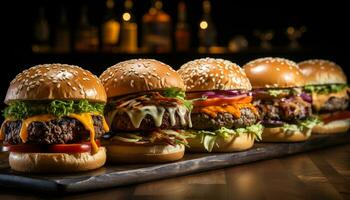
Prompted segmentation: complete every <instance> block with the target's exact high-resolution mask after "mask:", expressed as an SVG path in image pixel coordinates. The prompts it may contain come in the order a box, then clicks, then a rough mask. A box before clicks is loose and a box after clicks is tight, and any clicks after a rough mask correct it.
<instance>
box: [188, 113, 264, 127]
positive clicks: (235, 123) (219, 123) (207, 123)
mask: <svg viewBox="0 0 350 200" xmlns="http://www.w3.org/2000/svg"><path fill="white" fill-rule="evenodd" d="M240 112H241V116H240V118H238V119H237V118H236V117H235V116H233V115H232V114H231V113H217V116H216V117H215V118H213V117H211V116H209V115H207V114H205V113H192V114H191V119H192V128H193V129H196V130H217V129H220V128H221V127H225V128H229V129H234V128H241V127H246V126H250V125H253V124H255V123H256V121H257V120H258V117H257V116H256V114H255V113H254V112H253V111H252V110H251V109H248V108H242V109H241V110H240Z"/></svg>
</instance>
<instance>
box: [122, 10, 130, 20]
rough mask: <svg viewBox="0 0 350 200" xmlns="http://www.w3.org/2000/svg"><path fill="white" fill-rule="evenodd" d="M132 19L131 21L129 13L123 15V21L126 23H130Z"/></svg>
mask: <svg viewBox="0 0 350 200" xmlns="http://www.w3.org/2000/svg"><path fill="white" fill-rule="evenodd" d="M130 19H131V15H130V13H128V12H126V13H123V20H124V21H129V20H130Z"/></svg>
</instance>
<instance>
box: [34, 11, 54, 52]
mask: <svg viewBox="0 0 350 200" xmlns="http://www.w3.org/2000/svg"><path fill="white" fill-rule="evenodd" d="M33 29H34V30H33V43H32V52H34V53H47V52H49V51H50V27H49V23H48V20H47V18H46V15H45V9H44V7H40V8H39V15H38V18H37V19H36V21H35V22H34V27H33Z"/></svg>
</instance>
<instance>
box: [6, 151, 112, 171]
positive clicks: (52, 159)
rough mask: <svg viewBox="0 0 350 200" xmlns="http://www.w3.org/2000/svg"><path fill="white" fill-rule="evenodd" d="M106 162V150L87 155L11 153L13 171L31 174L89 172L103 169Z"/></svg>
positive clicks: (87, 153) (10, 160) (10, 159)
mask: <svg viewBox="0 0 350 200" xmlns="http://www.w3.org/2000/svg"><path fill="white" fill-rule="evenodd" d="M105 162H106V149H105V148H104V147H100V148H99V150H98V152H97V153H95V154H93V155H92V154H91V153H90V152H86V153H72V154H68V153H20V152H11V153H10V155H9V163H10V166H11V169H13V170H16V171H20V172H30V173H64V172H80V171H88V170H93V169H97V168H100V167H102V166H103V165H104V164H105Z"/></svg>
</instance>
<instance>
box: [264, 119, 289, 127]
mask: <svg viewBox="0 0 350 200" xmlns="http://www.w3.org/2000/svg"><path fill="white" fill-rule="evenodd" d="M261 124H262V125H273V126H282V125H283V124H284V122H283V121H280V120H262V121H261Z"/></svg>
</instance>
